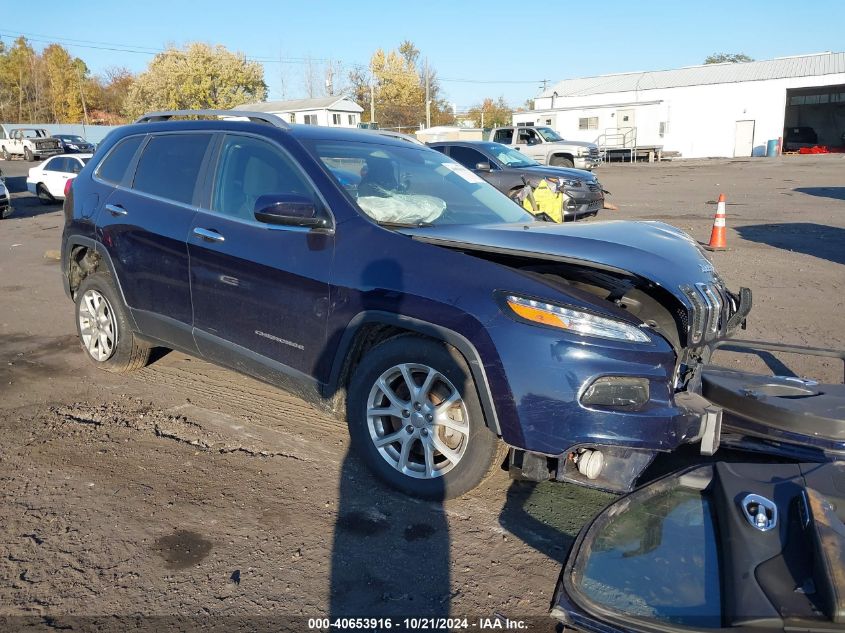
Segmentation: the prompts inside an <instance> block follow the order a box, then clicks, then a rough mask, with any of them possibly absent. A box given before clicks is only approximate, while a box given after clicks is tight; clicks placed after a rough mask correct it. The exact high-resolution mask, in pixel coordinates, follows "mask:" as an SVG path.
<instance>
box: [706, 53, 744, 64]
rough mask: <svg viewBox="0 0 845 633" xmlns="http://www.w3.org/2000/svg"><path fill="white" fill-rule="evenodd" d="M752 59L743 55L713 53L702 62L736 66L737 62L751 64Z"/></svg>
mask: <svg viewBox="0 0 845 633" xmlns="http://www.w3.org/2000/svg"><path fill="white" fill-rule="evenodd" d="M753 61H754V59H753V58H751V57H749V56H748V55H746V54H745V53H713V54H712V55H708V56H707V58H706V59H705V60H704V63H705V64H724V63H725V62H730V63H732V64H736V63H738V62H753Z"/></svg>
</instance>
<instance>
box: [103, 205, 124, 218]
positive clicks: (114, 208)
mask: <svg viewBox="0 0 845 633" xmlns="http://www.w3.org/2000/svg"><path fill="white" fill-rule="evenodd" d="M106 211H108V212H109V213H111V214H112V215H113V216H115V217H117V216H118V215H128V214H129V211H127V210H126V209H124V208H123V207H122V206H120V205H119V204H107V205H106Z"/></svg>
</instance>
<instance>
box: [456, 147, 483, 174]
mask: <svg viewBox="0 0 845 633" xmlns="http://www.w3.org/2000/svg"><path fill="white" fill-rule="evenodd" d="M449 156H451V157H452V159H454V160H456V161H458V162H459V163H460V164H461V165H463V166H464V167H466V168H467V169H475V166H476V165H477V164H478V163H489V162H490V159H489V158H487V157H486V156H485V155H484V154H482V153H481V152H479V151H478V150H475V149H472V148H471V147H463V146H461V145H453V146H452V148H451V149H450V150H449Z"/></svg>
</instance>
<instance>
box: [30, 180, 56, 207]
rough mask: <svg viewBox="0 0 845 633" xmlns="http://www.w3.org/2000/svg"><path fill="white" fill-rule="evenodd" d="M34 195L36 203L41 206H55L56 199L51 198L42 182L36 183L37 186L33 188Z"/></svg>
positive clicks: (51, 195)
mask: <svg viewBox="0 0 845 633" xmlns="http://www.w3.org/2000/svg"><path fill="white" fill-rule="evenodd" d="M35 193H36V195H37V196H38V201H39V202H40V203H41V204H55V203H56V199H55V198H54V197H53V194H52V193H50V192H49V190H48V189H47V185H45V184H44V183H43V182H40V183H38V186H37V187H35Z"/></svg>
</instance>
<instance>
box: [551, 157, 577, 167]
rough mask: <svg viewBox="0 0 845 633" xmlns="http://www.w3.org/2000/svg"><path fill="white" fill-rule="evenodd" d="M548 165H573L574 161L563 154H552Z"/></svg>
mask: <svg viewBox="0 0 845 633" xmlns="http://www.w3.org/2000/svg"><path fill="white" fill-rule="evenodd" d="M549 165H551V166H552V167H575V163H574V162H573V161H572V159H571V158H566V157H565V156H552V157H551V159H550V160H549Z"/></svg>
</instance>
